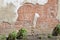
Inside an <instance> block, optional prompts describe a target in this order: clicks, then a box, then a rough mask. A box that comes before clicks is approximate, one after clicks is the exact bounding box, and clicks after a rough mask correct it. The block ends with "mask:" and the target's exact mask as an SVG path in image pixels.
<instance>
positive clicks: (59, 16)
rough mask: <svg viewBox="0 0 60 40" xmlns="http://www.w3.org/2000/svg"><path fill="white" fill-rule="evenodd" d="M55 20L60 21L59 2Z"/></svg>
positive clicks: (59, 1)
mask: <svg viewBox="0 0 60 40" xmlns="http://www.w3.org/2000/svg"><path fill="white" fill-rule="evenodd" d="M56 18H57V19H58V20H59V21H60V0H58V14H57V16H56Z"/></svg>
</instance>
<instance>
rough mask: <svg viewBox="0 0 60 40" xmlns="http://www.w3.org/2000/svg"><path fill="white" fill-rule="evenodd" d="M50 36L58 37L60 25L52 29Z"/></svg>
mask: <svg viewBox="0 0 60 40" xmlns="http://www.w3.org/2000/svg"><path fill="white" fill-rule="evenodd" d="M52 35H53V36H58V35H60V24H58V25H57V26H56V27H55V28H54V30H53V33H52Z"/></svg>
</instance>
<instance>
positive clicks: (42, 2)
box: [37, 0, 48, 5]
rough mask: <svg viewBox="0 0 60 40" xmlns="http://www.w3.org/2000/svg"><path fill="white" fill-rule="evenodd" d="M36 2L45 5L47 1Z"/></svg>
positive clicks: (39, 0)
mask: <svg viewBox="0 0 60 40" xmlns="http://www.w3.org/2000/svg"><path fill="white" fill-rule="evenodd" d="M37 3H39V4H40V5H45V4H46V3H48V0H38V1H37Z"/></svg>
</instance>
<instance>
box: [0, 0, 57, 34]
mask: <svg viewBox="0 0 60 40" xmlns="http://www.w3.org/2000/svg"><path fill="white" fill-rule="evenodd" d="M57 3H58V2H57V0H49V1H48V3H47V4H46V5H44V6H41V5H39V4H35V5H33V4H31V3H25V4H24V5H23V6H21V7H20V8H19V9H18V16H19V17H18V19H17V22H16V23H15V24H12V25H10V24H8V23H1V24H0V27H1V28H0V33H3V34H4V33H6V34H7V33H9V32H11V30H12V31H13V29H14V30H19V29H20V28H22V27H24V28H26V29H27V30H28V33H29V34H30V33H31V26H32V22H33V18H34V14H35V13H36V12H37V13H39V15H40V17H39V19H38V21H37V26H36V28H35V29H34V30H35V33H45V34H46V33H51V32H52V30H53V29H54V27H55V26H56V25H57V24H58V20H57V19H56V16H57V6H58V5H57Z"/></svg>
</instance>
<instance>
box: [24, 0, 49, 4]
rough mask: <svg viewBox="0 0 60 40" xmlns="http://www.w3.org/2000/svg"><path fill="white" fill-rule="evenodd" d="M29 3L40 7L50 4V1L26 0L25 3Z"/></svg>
mask: <svg viewBox="0 0 60 40" xmlns="http://www.w3.org/2000/svg"><path fill="white" fill-rule="evenodd" d="M27 2H28V3H32V4H36V3H38V4H40V5H45V4H46V3H47V2H48V0H25V1H24V3H27Z"/></svg>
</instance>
